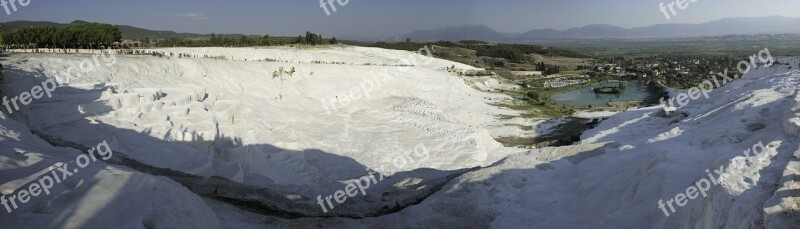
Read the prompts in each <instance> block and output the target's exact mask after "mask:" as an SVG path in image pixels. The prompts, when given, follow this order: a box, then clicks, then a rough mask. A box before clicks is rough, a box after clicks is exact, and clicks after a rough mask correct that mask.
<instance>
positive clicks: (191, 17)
mask: <svg viewBox="0 0 800 229" xmlns="http://www.w3.org/2000/svg"><path fill="white" fill-rule="evenodd" d="M173 16H174V17H177V18H181V19H186V20H193V21H194V20H206V19H208V17H206V14H204V13H187V14H176V15H173Z"/></svg>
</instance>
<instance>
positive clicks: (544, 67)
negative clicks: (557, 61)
mask: <svg viewBox="0 0 800 229" xmlns="http://www.w3.org/2000/svg"><path fill="white" fill-rule="evenodd" d="M536 71H542V74H544V75H546V76H548V75H553V74H558V73H561V66H558V65H550V64H545V63H544V62H539V63H537V64H536Z"/></svg>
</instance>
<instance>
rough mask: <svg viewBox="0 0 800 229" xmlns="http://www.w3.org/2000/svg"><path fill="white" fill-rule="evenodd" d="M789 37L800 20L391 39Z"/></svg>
mask: <svg viewBox="0 0 800 229" xmlns="http://www.w3.org/2000/svg"><path fill="white" fill-rule="evenodd" d="M787 33H800V18H787V17H779V16H771V17H758V18H727V19H721V20H716V21H711V22H706V23H702V24H659V25H653V26H648V27H638V28H631V29H627V28H622V27H617V26H613V25H603V24H597V25H588V26H584V27H579V28H571V29H567V30H555V29H534V30H531V31H528V32H525V33H522V34H507V33H499V32H497V31H495V30H493V29H491V28H489V27H488V26H484V25H467V26H458V27H447V28H438V29H432V30H419V31H415V32H412V33H409V34H406V35H400V36H394V37H391V38H388V39H389V40H404V39H406V38H410V39H412V40H416V41H436V40H451V41H455V40H486V41H496V42H524V41H540V40H557V39H580V38H586V39H598V38H665V37H672V38H675V37H702V36H722V35H748V34H787Z"/></svg>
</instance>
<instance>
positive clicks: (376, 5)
mask: <svg viewBox="0 0 800 229" xmlns="http://www.w3.org/2000/svg"><path fill="white" fill-rule="evenodd" d="M326 1H327V0H326ZM334 2H335V1H334ZM661 2H664V3H669V2H671V1H667V0H402V1H400V0H349V2H348V3H347V4H346V5H344V6H337V9H338V10H337V12H333V13H332V14H331V15H330V16H327V15H326V14H325V11H324V10H322V8H321V7H320V1H319V0H136V1H130V0H129V1H122V0H31V3H30V5H28V6H26V7H20V8H18V11H17V12H13V13H12V14H11V15H5V14H3V13H1V12H0V17H2V18H0V21H13V20H36V21H55V22H70V21H73V20H85V21H93V22H103V23H111V24H125V25H132V26H137V27H143V28H148V29H159V30H173V31H178V32H196V33H212V32H216V33H246V34H271V35H297V34H300V33H303V32H305V31H306V30H311V31H314V32H318V33H322V34H323V35H325V36H340V37H353V36H356V37H359V36H390V35H398V34H405V33H408V32H411V31H414V30H419V29H432V28H437V27H446V26H457V25H466V24H476V25H488V26H490V27H492V28H494V29H495V30H498V31H499V32H525V31H528V30H530V29H540V28H555V29H565V28H569V27H577V26H584V25H589V24H611V25H616V26H622V27H639V26H649V25H653V24H661V23H700V22H706V21H711V20H717V19H721V18H728V17H761V16H772V15H779V16H786V17H800V10H798V9H800V1H797V0H758V1H756V0H697V2H694V3H690V5H689V6H688V8H687V9H685V10H678V15H675V16H673V18H672V19H671V20H667V19H666V18H665V17H664V14H663V13H661V12H660V11H659V10H658V5H659V3H661ZM0 9H2V8H0Z"/></svg>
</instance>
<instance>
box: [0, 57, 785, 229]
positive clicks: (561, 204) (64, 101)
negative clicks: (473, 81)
mask: <svg viewBox="0 0 800 229" xmlns="http://www.w3.org/2000/svg"><path fill="white" fill-rule="evenodd" d="M164 51H169V52H176V53H197V54H202V53H206V52H208V53H211V55H229V56H231V57H233V59H234V60H211V59H191V58H190V59H185V58H181V59H177V58H170V59H165V58H157V57H146V56H119V57H117V63H116V64H115V65H114V66H112V67H108V68H99V69H96V70H95V71H93V72H90V73H86V74H84V75H83V76H81V77H79V78H78V79H77V81H73V82H70V83H69V84H63V85H62V86H61V87H59V89H58V90H57V91H56V94H55V95H54V97H53V98H52V99H49V100H42V101H37V102H36V104H34V105H31V106H29V107H26V109H25V110H24V111H22V112H19V113H16V114H14V115H13V116H14V118H15V119H16V120H20V121H22V122H24V123H25V124H26V125H28V126H29V127H30V128H31V129H34V130H36V131H37V132H39V133H41V134H42V135H47V136H49V137H53V138H56V139H59V140H63V141H69V142H75V143H79V144H85V145H93V144H96V143H97V142H100V141H103V140H107V141H108V142H109V143H110V144H111V145H112V148H113V149H115V150H117V151H119V152H121V153H124V155H125V156H126V157H129V158H131V159H134V160H136V161H139V162H141V163H144V164H147V165H150V166H155V167H162V168H170V169H173V170H177V171H181V172H185V173H190V174H195V175H201V176H219V177H224V178H227V179H230V180H234V181H236V182H241V183H243V184H247V185H253V186H257V187H264V188H269V189H271V190H284V191H290V192H294V193H299V194H301V195H303V196H305V197H307V198H314V197H315V196H316V195H328V194H331V193H332V192H333V191H336V190H341V189H343V188H344V184H345V183H347V181H348V180H352V179H355V178H358V177H360V176H364V175H366V170H367V169H368V168H369V169H374V170H378V171H380V172H395V173H396V174H399V175H398V176H401V177H400V178H403V176H412V177H406V178H407V179H405V180H403V181H401V182H397V183H394V181H393V183H384V184H381V185H379V186H376V189H375V190H372V189H370V191H369V192H370V194H369V195H368V196H367V197H365V198H364V199H366V200H365V201H366V202H370V201H373V199H371V198H373V197H374V196H380V195H382V194H386V193H384V192H383V191H384V190H389V189H391V187H395V188H397V187H401V186H403V185H404V184H411V185H409V186H403V187H411V188H412V190H413V188H414V185H413V184H414V183H419V182H420V180H427V179H433V180H436V179H437V178H440V177H441V176H442V175H441V171H445V172H446V171H453V170H459V169H465V168H472V167H475V166H482V168H477V169H472V170H469V171H466V173H464V174H461V175H458V173H456V175H458V176H457V177H455V179H452V180H450V181H449V182H447V183H446V184H445V185H444V186H443V187H442V189H441V190H430V187H427V186H425V185H422V186H418V187H417V188H419V189H416V190H417V191H418V192H425V191H428V192H431V191H432V195H430V196H426V197H425V198H424V199H423V200H421V202H419V203H417V204H413V205H410V206H408V207H406V208H402V209H395V210H396V212H387V214H380V215H375V216H374V217H368V218H357V219H354V218H343V217H331V218H321V217H313V218H308V217H299V218H296V217H289V218H282V217H275V216H273V215H271V214H256V213H253V212H248V211H244V210H241V209H239V208H236V207H233V206H231V205H230V204H228V203H224V202H220V201H217V200H212V199H207V198H206V199H202V200H201V199H200V198H197V196H194V195H191V194H187V195H185V196H182V197H180V198H186V199H179V200H180V201H182V202H185V203H182V204H190V205H198V206H201V207H197V209H195V210H194V211H190V212H188V213H186V214H184V215H185V218H192V219H194V220H197V219H205V220H210V221H213V220H215V219H216V220H217V221H219V223H221V224H223V225H225V227H229V228H263V227H281V228H283V227H289V228H317V227H348V228H374V227H380V228H417V227H423V228H484V227H495V228H643V227H644V228H796V226H797V225H798V221H800V219H799V218H800V217H798V204H800V203H798V195H797V193H798V185H797V175H798V173H799V172H800V171H798V170H799V169H800V165H798V164H797V163H798V160H799V159H798V156H800V153H799V152H800V149H799V147H798V144H799V143H800V141H798V140H799V139H798V135H797V134H798V133H797V132H798V131H797V130H798V129H800V128H798V127H797V123H798V122H797V119H798V106H800V105H799V104H800V102H798V100H800V97H798V93H797V92H796V91H797V86H798V85H800V72H798V71H797V69H796V67H794V69H793V68H790V66H797V63H798V62H799V61H798V59H797V58H782V59H781V63H780V64H777V65H776V66H773V67H770V68H757V69H753V70H752V71H751V72H749V73H748V74H747V75H745V76H744V77H743V78H741V79H739V80H736V81H735V82H733V83H731V84H729V85H727V86H725V87H723V88H719V89H716V90H714V91H713V92H712V94H711V98H710V99H707V100H706V99H700V100H693V101H691V102H690V103H689V104H688V105H687V106H684V107H681V108H679V109H678V112H677V113H675V114H672V115H664V114H663V111H662V110H661V108H660V107H650V108H640V109H634V110H630V111H626V112H620V113H616V114H609V115H610V117H609V119H608V120H605V121H603V122H602V123H601V124H600V125H599V126H598V127H597V128H595V129H593V130H589V131H587V132H585V133H584V135H583V136H582V139H583V140H582V142H580V143H579V144H575V145H573V146H565V147H558V148H543V149H536V150H524V151H523V150H520V149H514V148H505V147H502V146H501V145H499V143H497V142H496V141H494V140H493V139H492V138H491V135H493V134H494V135H496V134H497V133H495V132H493V131H496V130H497V129H498V128H497V126H498V125H502V124H498V122H499V121H498V120H497V116H499V115H514V114H516V113H515V112H514V111H510V110H504V109H501V108H497V107H494V106H491V105H488V104H487V103H488V102H489V101H503V100H509V99H511V98H508V97H506V96H502V95H499V94H493V93H485V92H481V91H479V90H475V89H474V88H472V87H470V86H469V84H468V83H464V81H463V79H461V78H458V77H455V76H454V75H453V74H451V73H448V72H446V71H445V70H444V69H446V68H447V66H452V65H454V64H452V63H449V62H445V61H441V60H437V61H435V62H432V64H430V65H428V66H423V65H420V66H413V67H399V66H391V63H395V62H401V60H402V59H403V58H408V57H407V56H408V55H409V52H399V51H383V50H380V49H370V48H336V49H333V50H328V51H326V50H321V51H320V50H315V51H308V50H292V49H269V50H266V51H265V50H259V49H253V50H245V49H233V50H227V49H166V50H164ZM250 52H252V53H250ZM307 52H311V53H312V54H308V53H307ZM313 54H319V55H313ZM315 56H325V58H327V59H325V60H320V59H315ZM373 56H380V58H376V59H374V60H373V59H372V57H373ZM49 58H59V59H62V60H66V62H59V61H51V60H50V59H49ZM82 58H86V56H77V55H66V56H65V55H25V54H20V55H12V56H11V57H10V58H9V60H7V66H9V67H8V68H7V69H6V70H5V71H4V73H5V74H6V78H7V79H6V81H7V85H4V88H5V89H6V93H7V94H18V93H19V92H21V91H23V90H26V88H30V87H31V85H34V84H35V83H37V82H38V81H41V80H43V79H44V78H33V77H30V75H31V74H36V73H40V74H41V73H43V74H44V75H45V77H46V78H57V76H55V75H53V74H51V73H50V72H51V70H57V69H64V68H66V65H67V63H71V62H76V61H80V60H82ZM260 58H271V59H280V60H285V61H287V62H254V61H252V60H253V59H260ZM244 59H248V60H249V61H244ZM315 61H329V62H344V63H346V64H315V63H312V62H315ZM363 61H367V62H371V63H374V64H375V65H363V63H362V65H358V64H349V63H361V62H363ZM439 61H441V62H439ZM381 64H385V66H380V65H381ZM376 65H378V66H376ZM281 67H282V68H283V69H284V70H286V71H289V69H291V68H292V67H294V68H295V72H294V73H292V74H291V75H290V74H288V73H284V74H273V73H274V72H275V71H276V70H278V69H280V68H281ZM380 72H383V73H380ZM386 72H389V73H393V74H391V76H390V77H384V76H385V74H386ZM374 75H377V76H379V77H383V79H385V80H383V81H381V85H380V86H378V85H376V86H375V90H372V91H371V92H370V93H369V94H370V96H369V98H366V96H362V98H360V99H352V100H351V101H348V103H347V104H344V105H341V104H340V105H339V107H337V110H334V111H332V112H331V114H330V115H329V114H327V112H326V111H325V108H324V106H322V105H321V102H320V98H328V100H330V99H331V98H333V99H336V98H337V96H338V97H346V94H347V93H348V92H349V91H351V90H356V89H353V88H359V87H360V85H359V84H362V83H363V82H364V81H365V80H367V79H369V78H370V77H374ZM788 92H790V93H788ZM510 122H516V123H527V122H529V121H525V120H511V121H510ZM547 125H551V124H547ZM20 128H24V127H20ZM546 128H547V126H544V127H541V128H539V129H546ZM500 132H504V133H505V134H507V133H508V132H511V131H509V130H502V128H500ZM28 135H29V134H28ZM39 142H40V144H41V145H43V146H41V147H48V146H47V144H46V143H44V142H41V140H39ZM759 142H762V143H763V144H764V145H765V146H766V148H767V150H766V153H765V154H764V155H762V156H755V155H752V154H750V155H746V154H744V153H743V152H744V151H745V150H747V149H750V148H752V147H753V145H756V144H757V143H759ZM420 144H423V145H424V146H425V147H426V148H427V149H428V152H429V155H428V157H426V158H425V159H424V160H418V162H417V163H414V164H409V165H407V166H403V167H402V168H400V169H394V170H389V169H384V170H383V171H381V169H382V168H381V165H382V164H383V163H385V162H386V161H387V160H394V159H395V158H398V157H401V158H402V157H405V158H412V157H413V156H414V154H413V150H414V148H415V147H416V146H418V145H420ZM43 154H45V156H51V155H50V154H52V153H43ZM73 154H77V152H74V153H73ZM68 158H69V157H68ZM16 160H20V161H19V162H13V163H4V164H2V165H3V166H4V167H6V168H10V169H15V168H17V167H14V166H16V164H19V163H23V162H22V161H25V159H16ZM100 165H103V164H102V163H101V164H100ZM20 167H22V168H25V169H30V168H28V167H30V166H20ZM720 167H722V168H723V171H722V172H721V175H720V176H719V178H718V180H719V181H720V184H719V185H715V186H713V187H712V188H711V189H710V190H709V191H708V196H707V197H703V198H698V199H694V200H690V201H689V202H688V204H687V205H686V206H682V207H678V208H677V209H676V212H674V213H671V215H670V216H669V217H666V216H665V215H664V214H663V212H662V210H660V209H659V208H658V201H659V200H661V199H663V200H665V201H666V200H669V199H671V198H674V197H675V195H677V194H680V193H684V192H685V191H686V189H687V188H688V187H689V186H690V185H692V184H693V183H694V182H697V181H698V180H699V179H702V178H705V177H707V176H708V175H707V172H706V170H714V169H719V168H720ZM460 171H463V170H460ZM87 172H88V171H87ZM30 173H31V172H28V173H24V174H30ZM412 173H413V175H408V174H412ZM712 173H713V172H712ZM0 174H5V173H0ZM143 177H147V176H143ZM2 178H3V179H6V180H15V179H20V178H18V177H14V178H6V177H5V175H4V176H3V177H2ZM159 179H160V180H165V181H164V182H166V183H169V181H168V180H166V178H159ZM171 184H172V183H171ZM87 185H88V186H90V187H97V186H100V184H99V183H98V184H94V183H87ZM142 186H143V187H142V188H145V187H148V188H149V187H152V185H149V184H144V185H142ZM378 187H380V188H378ZM179 188H180V187H179V186H178V187H176V188H175V189H174V190H172V189H170V190H168V192H167V193H171V194H176V193H181V191H180V190H179ZM103 193H106V195H117V194H119V193H122V191H119V190H117V191H107V192H103ZM139 194H140V195H152V194H151V193H139ZM167 197H169V196H167ZM120 198H122V197H118V198H114V200H118V199H120ZM131 198H136V197H131ZM142 198H147V197H142ZM162 198H163V197H162ZM378 198H379V197H378ZM382 201H386V200H382ZM389 201H391V200H389ZM309 202H311V203H310V204H312V205H313V200H309ZM103 203H105V202H103ZM141 204H146V203H141ZM348 204H350V205H358V206H362V205H361V204H363V206H369V203H366V204H365V203H362V202H359V200H358V198H355V199H353V200H348V202H345V203H343V204H342V205H340V206H339V207H340V208H342V209H346V206H348ZM64 205H65V206H70V207H74V206H83V205H79V204H77V203H75V202H69V203H66V202H65V203H64ZM90 205H91V204H90ZM120 206H126V205H125V204H120ZM208 208H210V209H211V211H213V213H208V212H207V211H206V210H205V209H208ZM365 209H366V208H365ZM110 211H112V210H110ZM119 211H123V210H119ZM335 211H336V210H334V212H335ZM173 212H180V211H173ZM103 213H105V214H112V213H106V212H103ZM208 214H213V215H214V216H216V218H214V217H209V216H208ZM38 219H42V223H53V222H57V221H55V219H51V218H47V217H45V216H39V215H35V216H31V218H28V219H26V220H25V222H27V221H29V220H38ZM59 219H60V218H59ZM13 220H19V222H23V220H22V219H18V218H13ZM4 222H5V221H4ZM92 222H94V221H92ZM202 223H205V222H202ZM128 225H132V226H136V225H141V224H128ZM209 225H211V226H209ZM181 227H183V226H181ZM204 227H214V226H213V222H210V224H208V225H205V226H204Z"/></svg>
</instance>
